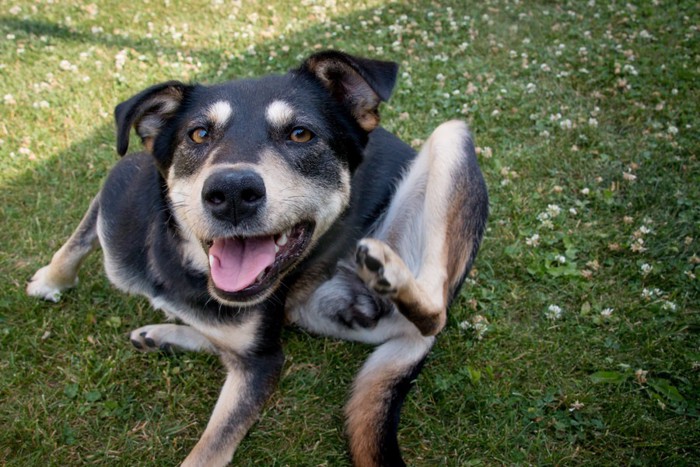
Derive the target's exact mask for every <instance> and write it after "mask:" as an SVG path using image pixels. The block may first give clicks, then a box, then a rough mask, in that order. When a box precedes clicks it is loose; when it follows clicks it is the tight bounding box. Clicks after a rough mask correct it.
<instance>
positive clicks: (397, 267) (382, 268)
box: [355, 238, 410, 297]
mask: <svg viewBox="0 0 700 467" xmlns="http://www.w3.org/2000/svg"><path fill="white" fill-rule="evenodd" d="M355 261H356V263H357V274H358V275H359V276H360V278H362V280H363V281H364V282H365V283H366V284H367V285H368V286H369V287H370V288H371V289H373V290H374V291H375V292H377V293H379V294H380V295H384V296H387V297H393V296H395V295H396V293H397V291H398V289H399V288H400V287H401V286H402V285H403V284H404V283H405V282H406V280H407V279H406V277H407V274H410V272H409V271H408V268H407V267H406V265H405V263H404V262H403V260H402V259H401V258H400V257H399V256H398V255H397V254H396V253H395V252H394V250H392V249H391V247H390V246H389V245H387V244H386V243H384V242H382V241H380V240H375V239H372V238H364V239H362V240H360V242H359V243H358V245H357V250H356V252H355Z"/></svg>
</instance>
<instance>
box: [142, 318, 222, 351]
mask: <svg viewBox="0 0 700 467" xmlns="http://www.w3.org/2000/svg"><path fill="white" fill-rule="evenodd" d="M129 339H130V340H131V343H132V344H133V346H134V347H136V348H137V349H139V350H141V351H142V352H155V351H163V352H168V353H170V352H173V351H175V350H192V351H200V352H212V353H215V349H214V346H213V345H212V343H211V342H210V341H209V340H208V339H207V338H206V337H204V336H203V335H202V334H200V333H199V332H197V331H196V330H195V329H193V328H191V327H190V326H186V325H182V324H170V323H166V324H149V325H148V326H143V327H140V328H138V329H134V330H133V331H131V334H130V335H129Z"/></svg>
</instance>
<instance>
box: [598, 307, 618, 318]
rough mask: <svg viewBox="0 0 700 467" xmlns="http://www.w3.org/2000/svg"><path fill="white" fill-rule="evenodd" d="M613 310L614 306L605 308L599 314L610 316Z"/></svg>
mask: <svg viewBox="0 0 700 467" xmlns="http://www.w3.org/2000/svg"><path fill="white" fill-rule="evenodd" d="M613 311H615V309H614V308H605V309H603V310H602V311H601V312H600V316H602V317H603V318H610V317H611V316H612V314H613Z"/></svg>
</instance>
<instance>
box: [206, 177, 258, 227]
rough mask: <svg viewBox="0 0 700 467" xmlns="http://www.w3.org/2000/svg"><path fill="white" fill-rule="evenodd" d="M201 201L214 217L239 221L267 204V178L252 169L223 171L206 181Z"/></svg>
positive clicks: (236, 222) (235, 222)
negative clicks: (265, 179)
mask: <svg viewBox="0 0 700 467" xmlns="http://www.w3.org/2000/svg"><path fill="white" fill-rule="evenodd" d="M202 201H203V202H204V205H205V207H206V208H207V209H209V211H210V212H211V213H212V214H213V215H214V217H216V218H218V219H221V220H226V221H230V222H233V224H234V225H237V224H239V223H240V222H242V221H244V220H246V219H249V218H251V217H253V216H254V215H255V214H256V213H257V212H258V209H259V208H260V207H261V206H262V205H263V204H265V182H264V181H263V179H262V177H261V176H260V175H258V174H257V173H255V172H254V171H252V170H226V171H220V172H217V173H215V174H212V175H210V176H209V177H208V178H207V179H206V181H205V182H204V187H203V188H202Z"/></svg>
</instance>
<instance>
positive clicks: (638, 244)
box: [630, 238, 647, 253]
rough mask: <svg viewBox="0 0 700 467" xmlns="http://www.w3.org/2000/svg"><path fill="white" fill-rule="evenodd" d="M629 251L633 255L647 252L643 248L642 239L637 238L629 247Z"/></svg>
mask: <svg viewBox="0 0 700 467" xmlns="http://www.w3.org/2000/svg"><path fill="white" fill-rule="evenodd" d="M630 250H632V251H634V252H635V253H643V252H645V251H647V249H646V247H645V246H644V239H643V238H637V239H636V240H635V241H634V242H632V244H631V245H630Z"/></svg>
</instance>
